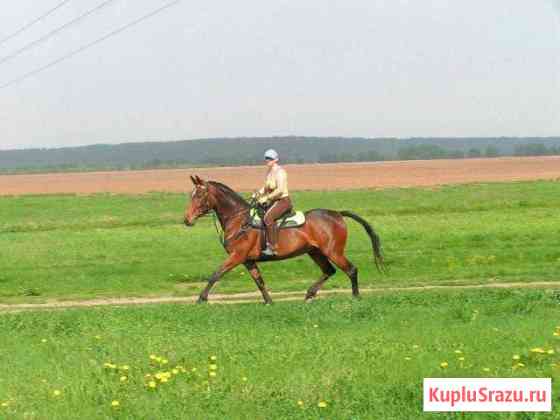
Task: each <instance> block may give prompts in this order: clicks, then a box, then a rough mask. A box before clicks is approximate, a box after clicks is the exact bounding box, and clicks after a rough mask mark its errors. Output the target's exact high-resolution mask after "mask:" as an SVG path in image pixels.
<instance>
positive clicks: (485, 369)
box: [482, 367, 490, 372]
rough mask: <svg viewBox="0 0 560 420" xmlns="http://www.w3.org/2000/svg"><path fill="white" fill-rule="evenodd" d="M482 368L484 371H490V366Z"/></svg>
mask: <svg viewBox="0 0 560 420" xmlns="http://www.w3.org/2000/svg"><path fill="white" fill-rule="evenodd" d="M482 370H483V371H484V372H490V368H487V367H485V368H482Z"/></svg>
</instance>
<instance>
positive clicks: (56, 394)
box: [53, 389, 61, 397]
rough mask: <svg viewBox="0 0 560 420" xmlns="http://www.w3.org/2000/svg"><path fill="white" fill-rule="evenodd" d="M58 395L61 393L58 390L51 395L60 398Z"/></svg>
mask: <svg viewBox="0 0 560 420" xmlns="http://www.w3.org/2000/svg"><path fill="white" fill-rule="evenodd" d="M60 394H61V392H60V391H59V390H58V389H55V390H54V391H53V395H54V396H55V397H58V396H60Z"/></svg>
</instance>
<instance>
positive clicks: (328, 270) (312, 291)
mask: <svg viewBox="0 0 560 420" xmlns="http://www.w3.org/2000/svg"><path fill="white" fill-rule="evenodd" d="M308 254H309V256H310V257H311V258H312V259H313V261H315V263H317V265H318V266H319V267H321V270H322V271H323V275H322V276H321V278H320V279H319V280H318V281H317V282H315V283H313V284H312V285H311V287H310V288H309V289H308V290H307V293H306V294H305V300H306V301H310V300H311V299H313V298H314V297H315V296H316V295H317V292H318V291H319V290H320V289H321V287H323V284H325V282H326V281H327V280H328V278H329V277H330V276H332V275H333V274H334V273H335V272H336V270H335V268H334V267H333V266H332V264H331V263H330V262H329V259H328V258H327V257H325V255H324V254H323V253H322V252H321V251H319V250H318V249H316V248H314V249H313V250H311V251H309V253H308Z"/></svg>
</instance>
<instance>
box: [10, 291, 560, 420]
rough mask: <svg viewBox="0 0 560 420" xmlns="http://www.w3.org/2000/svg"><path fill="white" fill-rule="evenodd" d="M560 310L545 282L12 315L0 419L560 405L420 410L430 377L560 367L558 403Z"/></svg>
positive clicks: (386, 414) (416, 414) (517, 373)
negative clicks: (309, 300)
mask: <svg viewBox="0 0 560 420" xmlns="http://www.w3.org/2000/svg"><path fill="white" fill-rule="evenodd" d="M559 317H560V305H559V301H558V297H557V295H555V294H553V293H550V292H547V291H542V290H517V291H512V290H494V291H458V292H422V293H398V294H382V295H375V296H373V295H369V296H367V297H365V298H363V299H362V300H360V301H355V300H352V299H350V298H349V297H337V298H328V299H324V300H319V301H317V302H314V303H313V304H311V305H305V304H302V303H300V302H293V303H278V304H276V305H272V306H264V305H258V304H239V305H223V306H222V305H219V306H192V305H173V304H169V305H155V306H147V307H134V308H114V307H112V308H93V309H92V308H90V309H71V310H65V311H52V312H27V313H18V314H4V315H1V316H0V331H2V332H3V333H2V335H3V336H2V340H0V354H1V355H2V358H3V360H4V363H2V364H0V418H8V419H12V418H14V419H16V418H18V419H19V418H26V419H28V418H33V419H74V418H88V419H108V418H115V419H144V418H146V419H148V418H158V419H184V418H204V419H223V418H228V419H238V418H239V419H241V418H250V419H270V418H274V419H299V418H301V419H304V418H305V419H308V418H329V419H339V418H340V419H374V418H379V419H414V418H420V417H421V418H434V419H454V418H457V419H459V418H470V419H476V418H485V419H486V418H495V419H512V418H516V419H544V418H560V415H559V414H558V412H557V410H556V411H555V412H553V413H552V414H550V413H549V414H547V415H546V416H545V415H543V414H539V413H533V414H530V413H525V414H520V415H519V416H513V415H511V414H510V413H502V414H499V413H497V414H493V415H490V414H471V415H462V414H458V413H457V414H448V415H445V414H422V380H423V378H425V377H553V378H554V380H553V407H555V406H556V405H557V404H558V403H560V398H559V395H560V394H559V391H560V388H559V386H560V385H559V382H558V381H556V380H555V379H556V378H558V374H559V372H560V359H559V357H558V352H559V351H560V337H558V336H555V335H554V334H553V333H554V332H557V335H558V334H560V333H559V331H560V330H559V329H558V328H560V327H559V326H558V319H559ZM7 332H10V333H9V334H8V333H7ZM535 348H541V349H542V350H543V351H544V353H543V354H541V353H537V352H535V351H531V349H535ZM551 351H552V352H554V353H553V354H549V353H552V352H551ZM150 356H151V358H150ZM212 356H215V360H212V359H211V358H212ZM461 357H463V358H464V360H461V359H460V358H461ZM514 357H515V358H514ZM444 362H447V364H448V367H447V368H442V367H441V364H442V363H444ZM519 363H521V364H522V365H523V366H521V365H519ZM173 369H176V371H175V372H174V371H173ZM210 372H215V373H216V375H215V376H210ZM146 375H151V376H146ZM123 378H124V379H123ZM158 378H159V379H158ZM162 378H168V379H166V380H162ZM150 381H153V388H150V385H149V384H150ZM113 401H117V402H118V406H116V407H115V406H113V405H112V404H113ZM298 402H299V403H298ZM322 403H324V404H322ZM320 405H321V406H320ZM323 405H324V407H322V406H323Z"/></svg>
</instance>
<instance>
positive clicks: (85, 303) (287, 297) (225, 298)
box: [0, 281, 560, 314]
mask: <svg viewBox="0 0 560 420" xmlns="http://www.w3.org/2000/svg"><path fill="white" fill-rule="evenodd" d="M529 288H534V289H554V288H560V281H551V282H532V283H520V282H517V283H516V282H511V283H486V284H470V285H458V286H450V285H424V286H411V287H378V288H368V289H362V290H361V292H362V293H383V292H410V291H426V290H461V289H529ZM350 293H351V290H350V289H335V290H323V291H321V292H320V293H319V295H318V297H321V296H322V297H325V296H329V295H338V294H348V295H349V294H350ZM304 295H305V291H302V292H276V293H271V296H272V298H273V300H274V301H275V302H285V301H293V300H302V299H303V296H304ZM196 299H197V296H188V297H173V296H167V297H166V296H163V297H156V298H108V299H91V300H77V301H52V302H47V303H22V304H13V305H7V304H0V314H5V313H14V312H21V311H33V310H55V309H67V308H80V307H92V306H130V305H148V304H162V303H186V304H193V303H195V302H196ZM261 301H262V298H261V295H260V293H259V292H250V293H235V294H214V295H210V300H209V303H210V304H234V303H259V302H261Z"/></svg>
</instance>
